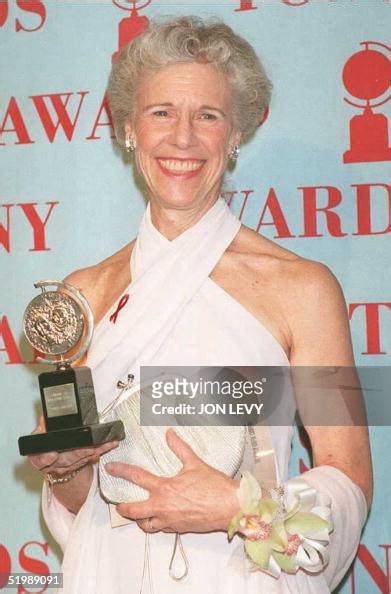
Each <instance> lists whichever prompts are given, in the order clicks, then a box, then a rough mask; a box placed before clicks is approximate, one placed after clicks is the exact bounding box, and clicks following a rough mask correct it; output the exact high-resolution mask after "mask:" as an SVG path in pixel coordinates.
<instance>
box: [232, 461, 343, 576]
mask: <svg viewBox="0 0 391 594" xmlns="http://www.w3.org/2000/svg"><path fill="white" fill-rule="evenodd" d="M237 495H238V500H239V503H240V506H241V510H240V511H239V512H238V513H237V514H236V515H235V516H234V517H233V518H232V520H231V522H230V524H229V526H228V538H229V539H230V540H231V539H232V538H233V536H234V534H235V533H238V534H240V535H241V536H242V537H244V541H245V542H244V547H245V551H246V553H247V556H248V557H249V559H250V560H251V561H252V568H251V569H252V570H255V569H260V570H262V571H265V572H267V573H269V574H270V575H272V576H273V577H275V578H278V577H279V576H280V574H281V571H285V572H287V573H296V571H297V570H298V569H299V568H302V569H304V570H305V571H309V572H311V573H312V572H318V571H321V570H322V569H323V568H324V567H325V565H327V563H328V559H329V555H328V549H327V545H328V543H329V533H330V532H331V531H332V529H333V528H332V522H331V509H330V508H331V500H330V498H329V497H328V496H325V495H322V494H320V493H318V491H317V490H316V489H314V488H313V487H310V486H309V485H308V484H307V483H306V482H305V481H304V480H303V479H291V480H289V481H288V482H286V483H285V484H284V486H281V487H277V488H276V489H273V490H272V491H271V497H270V498H265V499H262V490H261V487H260V486H259V483H258V482H257V480H256V479H255V478H254V477H253V476H252V474H250V473H249V472H247V471H245V472H244V473H243V477H242V479H241V481H240V487H239V489H238V493H237Z"/></svg>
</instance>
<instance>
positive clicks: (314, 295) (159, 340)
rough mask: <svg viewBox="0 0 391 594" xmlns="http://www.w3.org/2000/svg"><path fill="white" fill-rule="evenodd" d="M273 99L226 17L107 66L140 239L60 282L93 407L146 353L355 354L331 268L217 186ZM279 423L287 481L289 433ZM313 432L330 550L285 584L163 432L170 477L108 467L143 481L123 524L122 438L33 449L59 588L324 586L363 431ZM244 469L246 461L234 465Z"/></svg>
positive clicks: (365, 500) (296, 362)
mask: <svg viewBox="0 0 391 594" xmlns="http://www.w3.org/2000/svg"><path fill="white" fill-rule="evenodd" d="M269 98H270V83H269V81H268V79H267V77H266V74H265V72H264V70H263V68H262V66H261V64H260V63H259V60H258V58H257V57H256V55H255V53H254V51H253V49H252V48H251V46H250V45H249V44H248V43H247V42H246V41H244V40H243V39H242V38H240V37H238V36H237V35H235V34H234V33H233V31H232V30H231V29H230V28H229V27H227V26H225V25H223V24H221V23H212V24H204V23H202V22H201V21H200V20H198V19H196V18H193V17H187V18H179V19H174V20H172V21H169V22H167V23H163V24H159V25H154V26H153V27H151V29H150V30H149V31H147V32H146V33H144V34H143V35H142V36H141V37H139V38H137V39H136V40H135V41H133V42H132V43H131V44H130V45H129V46H127V47H126V48H125V49H124V50H123V51H122V54H121V56H120V58H119V59H118V61H117V62H116V63H115V64H114V66H113V71H112V74H111V79H110V85H109V99H110V104H111V109H112V113H113V118H114V122H115V128H116V134H117V139H118V141H119V143H120V144H121V145H122V146H125V147H126V148H127V150H129V151H132V152H134V159H135V165H136V168H137V171H138V172H139V173H141V175H142V176H143V178H144V180H145V183H146V186H147V193H148V198H149V205H148V208H147V212H146V215H145V216H144V219H143V221H142V224H141V227H140V231H139V234H138V237H137V240H136V241H133V242H131V243H130V244H129V245H127V246H125V247H124V248H123V249H122V250H121V251H119V252H118V253H116V254H114V255H113V256H111V257H110V258H108V259H107V260H105V261H103V262H101V263H100V264H98V265H96V266H92V267H91V268H87V269H85V270H80V271H77V272H75V273H73V274H71V275H70V276H69V277H68V278H67V279H66V281H67V282H68V283H70V284H73V285H75V286H77V287H79V288H80V289H81V290H82V291H83V293H84V295H85V296H86V297H87V299H88V300H89V302H90V304H91V307H92V309H93V311H94V315H95V320H96V323H97V324H98V327H97V330H96V333H95V339H94V343H93V344H92V347H91V349H90V352H89V354H88V358H87V363H88V364H89V365H90V366H91V367H92V368H93V370H94V381H95V386H96V392H97V399H98V407H99V408H100V410H102V409H104V408H105V407H106V406H107V405H108V404H110V402H111V401H112V400H113V399H114V397H115V388H114V386H115V384H116V383H117V381H118V380H120V379H123V378H124V377H126V374H127V373H129V372H131V373H134V374H135V375H136V376H137V375H138V373H139V367H140V365H145V364H147V365H148V364H155V365H181V364H182V365H184V364H188V365H189V364H190V365H246V366H248V365H288V364H290V365H293V366H300V365H306V366H310V365H311V366H326V365H328V366H330V365H332V366H351V365H353V355H352V347H351V342H350V336H349V330H348V321H347V316H346V312H345V304H344V300H343V296H342V293H341V290H340V288H339V286H338V283H337V282H336V280H335V279H334V277H333V276H332V274H331V273H330V272H329V271H328V270H327V269H326V268H325V267H324V266H322V265H320V264H318V263H315V262H311V261H308V260H305V259H303V258H300V257H298V256H296V255H295V254H293V253H291V252H289V251H288V250H285V249H283V248H281V247H279V246H277V245H275V244H274V243H273V242H271V241H269V240H267V239H265V238H263V237H261V236H259V235H258V234H257V233H255V232H254V231H252V230H250V229H248V228H246V227H245V226H243V225H240V224H239V222H238V221H237V220H236V219H234V217H233V215H231V214H230V213H229V211H228V209H227V208H226V207H225V205H224V204H223V203H222V201H221V200H220V199H219V196H220V193H221V186H222V180H223V176H224V172H225V170H226V168H227V166H228V164H229V162H230V161H232V160H235V159H236V158H237V157H238V154H239V146H240V144H242V143H244V142H245V141H246V140H247V139H248V138H249V136H250V135H251V134H252V133H253V132H254V131H255V129H256V128H257V127H258V125H259V123H260V122H261V121H262V118H263V117H264V114H265V111H266V109H267V106H268V103H269ZM129 262H131V265H130V266H129ZM189 287H190V288H189ZM124 295H128V297H127V301H128V303H127V304H126V305H125V306H124V307H123V308H122V309H120V308H119V307H118V302H119V301H120V302H121V299H122V303H124V301H123V297H124ZM125 301H126V300H125ZM132 308H133V309H132ZM113 313H117V316H114V318H113ZM110 320H111V321H110ZM315 321H316V323H315ZM335 336H338V340H337V341H336V340H335ZM38 430H39V431H44V427H43V426H42V424H41V425H40V426H39V428H38ZM271 430H272V431H271V434H272V440H273V448H274V450H275V456H276V465H277V474H278V478H279V481H280V482H281V483H282V482H284V481H286V479H287V465H288V460H289V455H290V443H291V437H292V430H291V428H287V427H277V428H271ZM307 431H308V434H309V437H310V440H311V446H312V451H313V460H314V466H315V468H314V469H313V470H311V471H309V472H307V473H305V474H304V475H303V478H304V479H305V480H306V481H307V483H308V485H309V486H313V487H315V488H316V489H318V490H319V491H320V492H324V494H325V495H330V496H331V499H332V512H333V520H334V526H335V528H334V532H333V535H332V538H331V544H330V562H329V564H328V566H327V568H326V570H325V571H324V572H321V573H318V574H317V575H309V574H307V573H305V572H304V571H302V570H299V571H298V572H297V573H296V574H295V575H288V574H282V575H281V576H280V578H279V579H278V580H277V579H275V578H273V577H270V576H268V575H266V574H264V573H261V572H253V573H249V572H248V568H247V565H246V563H245V555H244V552H243V547H242V544H241V542H240V540H239V539H234V540H233V541H232V542H231V543H229V542H228V540H227V538H226V534H224V531H226V530H227V526H228V524H229V521H230V519H231V518H232V516H234V514H235V513H236V512H237V511H238V508H239V504H238V499H237V488H238V480H237V479H235V478H231V477H228V476H226V475H224V474H223V473H221V472H219V471H217V470H215V469H213V468H212V467H210V466H208V465H207V464H205V463H204V462H203V461H202V460H200V459H199V458H198V457H197V456H196V455H195V454H194V452H193V451H192V450H191V448H190V447H189V446H188V445H187V444H186V443H185V442H184V441H183V440H181V439H180V438H179V437H178V436H177V435H176V434H175V433H174V432H172V431H169V432H167V443H168V446H169V447H170V448H171V449H172V450H173V452H174V453H175V454H176V456H177V457H178V458H179V459H180V461H181V462H182V465H183V468H182V470H181V471H180V472H179V473H178V474H177V475H176V476H174V477H172V478H161V477H157V476H155V475H153V474H152V473H150V472H147V471H146V470H144V469H142V468H137V467H134V466H128V465H125V464H121V463H120V462H118V463H115V464H111V465H109V466H108V468H107V470H108V471H109V472H110V473H111V474H112V475H113V476H117V477H120V476H121V477H123V478H125V479H127V480H128V481H131V482H133V483H136V484H138V485H140V486H142V487H144V488H145V489H146V490H148V491H149V493H150V498H149V500H148V501H147V502H144V503H140V504H138V503H130V504H126V503H125V504H121V505H120V506H119V507H118V512H119V513H120V514H121V516H123V517H124V518H127V519H128V520H130V521H128V522H127V523H126V524H125V525H123V526H121V527H117V528H111V526H110V521H109V513H108V506H107V503H106V502H105V501H104V500H103V498H102V496H101V494H100V491H99V487H98V484H97V478H96V468H95V467H94V464H95V462H96V461H97V460H98V459H99V457H100V456H101V454H102V453H104V452H106V451H108V450H110V449H112V448H114V447H116V445H117V444H106V445H104V446H101V447H98V448H96V449H84V450H75V451H72V452H67V453H61V454H58V453H55V452H54V453H51V454H45V455H41V456H33V457H31V462H32V463H33V464H34V465H35V466H36V467H37V468H39V469H40V470H42V471H43V472H44V473H51V475H52V477H53V476H54V482H53V481H52V482H53V485H52V490H53V497H52V499H51V501H50V502H48V501H47V500H46V489H45V493H44V498H43V507H44V515H45V518H46V521H47V523H48V525H49V527H50V529H51V531H52V532H53V535H54V537H55V538H56V539H57V540H58V541H59V542H60V544H61V545H62V546H63V548H64V549H65V556H64V564H63V571H64V579H65V589H64V590H63V591H64V592H66V593H67V594H70V593H76V592H83V594H89V593H92V592H94V593H95V594H99V593H102V594H103V593H105V594H106V593H108V592H116V594H122V593H125V592H139V591H141V590H142V588H143V586H144V585H145V579H147V578H148V580H149V587H152V586H153V585H154V586H155V589H156V591H157V592H164V593H165V594H167V593H169V592H174V591H178V592H179V591H180V592H183V593H185V594H186V593H188V592H191V593H195V592H200V591H203V592H205V593H207V592H224V593H225V594H226V593H227V592H231V591H232V592H234V591H235V592H254V593H255V592H261V591H263V592H268V593H270V592H279V593H280V592H284V593H285V592H291V593H292V592H297V593H299V592H300V594H303V593H304V592H316V593H323V592H329V591H330V590H329V587H330V586H331V587H335V586H336V584H337V583H338V582H339V581H340V580H341V579H342V577H343V575H344V573H345V572H346V570H347V568H348V566H349V564H350V562H351V560H352V558H353V556H354V554H355V550H356V547H357V544H358V539H359V536H360V532H361V528H362V525H363V523H364V520H365V517H366V511H367V505H369V504H370V501H371V464H370V455H369V446H368V436H367V432H366V430H365V428H361V427H339V428H338V427H311V426H309V427H307ZM252 466H253V462H251V460H250V459H249V458H247V460H246V457H245V459H244V460H243V463H242V467H241V470H243V469H246V468H249V469H250V470H251V469H252ZM172 532H174V533H181V534H183V537H182V542H183V546H184V551H185V555H186V559H187V561H186V563H188V572H187V576H186V577H185V579H183V580H181V581H178V582H177V581H175V579H172V578H173V577H174V578H175V575H172V572H170V571H169V569H168V568H169V566H170V558H171V555H172V549H173V543H174V535H173V534H172ZM145 533H147V534H150V537H149V540H148V539H147V540H146V541H145ZM341 535H342V536H343V538H342V536H341ZM145 542H147V544H148V546H147V547H146V548H145V549H144V544H145ZM182 563H184V561H183V559H182ZM171 569H172V567H171ZM148 573H149V576H148V575H147V574H148ZM170 573H171V575H170Z"/></svg>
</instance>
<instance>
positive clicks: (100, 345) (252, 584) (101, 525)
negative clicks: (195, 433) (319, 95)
mask: <svg viewBox="0 0 391 594" xmlns="http://www.w3.org/2000/svg"><path fill="white" fill-rule="evenodd" d="M239 226H240V223H239V222H238V221H237V220H236V218H235V217H234V216H233V215H232V214H231V212H230V211H229V209H228V208H227V207H226V205H225V203H224V202H223V201H221V200H219V201H218V202H217V203H216V204H215V205H214V206H213V207H212V208H211V209H210V210H209V211H208V212H207V213H206V215H205V216H204V217H203V218H202V219H201V220H200V221H199V222H198V223H197V224H196V225H195V226H194V227H192V228H190V229H188V230H187V231H185V232H184V233H182V234H181V235H180V236H179V237H178V238H177V239H175V240H174V241H171V242H170V241H168V240H167V239H166V238H165V237H163V236H162V235H161V234H160V233H159V232H158V231H157V230H156V229H155V228H154V226H153V225H152V222H151V219H150V213H149V209H147V211H146V213H145V216H144V218H143V221H142V223H141V226H140V230H139V235H138V238H137V242H136V245H135V248H134V250H133V254H132V262H131V272H132V283H131V285H130V286H129V288H128V289H127V291H126V292H128V293H129V295H130V298H129V301H128V303H127V305H126V306H125V307H124V308H123V309H122V310H121V311H120V313H119V315H118V318H117V322H116V323H115V324H113V323H111V322H110V321H109V316H110V314H111V313H112V312H109V313H108V314H107V315H106V316H105V318H104V319H103V320H102V322H101V323H100V324H99V326H98V327H97V329H96V332H95V337H94V341H93V344H92V346H91V349H90V352H89V358H88V364H89V365H90V366H91V367H92V369H93V374H94V381H95V389H96V393H97V400H98V408H99V409H100V410H101V409H103V408H104V407H105V406H106V405H107V404H108V403H109V402H110V401H111V400H112V399H113V398H114V397H115V396H116V387H115V386H116V383H117V381H118V380H119V379H124V378H125V377H126V375H127V373H128V372H131V373H134V374H135V375H136V377H137V376H138V375H139V370H140V365H148V364H153V365H227V366H228V365H246V366H249V365H288V364H289V362H288V360H287V357H286V354H285V353H284V351H283V349H282V347H281V346H280V345H279V343H278V342H277V341H276V339H275V338H274V337H273V336H272V335H271V334H270V332H269V331H268V330H266V329H265V328H264V326H263V325H262V324H261V323H260V322H259V321H257V320H256V319H255V318H254V316H252V315H251V314H250V313H249V312H247V311H246V310H245V309H244V308H243V307H242V306H241V305H240V304H239V303H238V302H236V301H235V300H234V299H233V298H232V297H231V296H230V295H228V294H227V293H226V292H225V291H224V290H222V289H221V288H220V287H219V286H218V285H217V284H215V283H214V282H213V281H212V280H211V279H210V278H209V274H210V272H211V271H212V269H213V268H214V266H215V265H216V264H217V262H218V261H219V259H220V258H221V256H222V254H223V253H224V251H225V250H226V248H227V247H228V246H229V244H230V243H231V241H232V240H233V238H234V237H235V235H236V233H237V232H238V230H239ZM113 309H115V306H113ZM271 435H272V440H273V446H274V449H275V453H276V463H277V474H278V479H279V481H281V482H283V481H284V480H286V479H287V469H288V461H289V456H290V446H291V437H292V428H291V427H271ZM253 466H254V461H253V459H252V451H251V447H250V445H249V444H247V447H246V452H245V455H244V459H243V463H242V469H248V470H250V471H251V470H252V468H253ZM327 469H328V470H327ZM308 476H309V479H310V480H309V481H308V482H309V483H310V484H311V485H312V486H314V487H316V488H319V489H322V488H323V487H324V488H325V491H326V492H327V494H328V495H329V496H330V497H331V499H332V506H333V515H334V514H335V515H334V524H335V525H337V526H338V524H339V522H340V523H341V528H342V529H343V531H342V535H343V536H341V533H340V531H339V529H335V531H334V537H333V538H334V542H332V547H335V551H336V555H333V550H331V556H332V561H331V571H330V574H331V575H330V576H328V579H329V582H331V581H332V582H333V583H334V582H335V581H336V579H339V578H340V576H341V575H343V573H344V572H345V570H346V569H347V566H348V563H349V562H350V559H351V557H352V555H353V554H354V550H355V547H356V545H357V541H358V537H359V534H360V531H361V526H362V523H363V521H364V519H365V514H366V508H365V501H363V496H362V493H361V491H360V490H359V489H358V488H357V487H356V486H355V485H354V484H353V483H352V482H351V481H350V479H348V478H347V477H346V476H345V475H343V474H342V473H340V472H339V471H337V470H335V469H333V468H330V467H323V468H317V469H315V470H312V471H310V473H308ZM303 477H304V478H305V477H306V475H303ZM303 477H302V478H303ZM333 477H335V479H336V480H335V482H334V479H333ZM330 479H332V480H330ZM218 504H219V502H218V499H216V505H218ZM43 512H44V516H45V520H46V522H47V524H48V526H49V528H50V530H51V531H52V533H53V535H54V537H55V538H56V539H57V540H58V542H59V543H60V544H61V546H62V548H63V549H65V554H64V562H63V571H64V589H63V590H61V592H62V594H79V593H81V592H82V593H83V594H109V593H111V592H113V593H114V592H115V594H130V593H138V592H140V588H141V576H142V572H143V567H144V566H145V558H144V544H145V534H144V533H143V532H142V531H141V530H140V529H139V528H138V526H137V524H135V523H130V524H128V525H125V526H122V527H117V528H114V529H113V528H111V526H110V521H109V513H108V506H107V504H106V503H105V502H104V501H103V499H102V497H101V495H100V492H99V488H98V484H97V477H96V476H95V478H94V481H93V484H92V486H91V489H90V492H89V495H88V498H87V500H86V502H85V504H84V506H83V507H82V509H81V510H80V512H79V513H78V514H77V516H76V517H74V516H73V515H72V514H70V513H69V512H68V511H67V510H66V509H65V508H64V507H63V506H62V505H61V504H60V503H59V502H58V501H57V500H56V499H55V498H53V499H52V502H51V504H50V506H49V505H48V503H47V500H46V492H45V489H44V493H43ZM182 540H183V545H184V549H185V553H186V555H187V558H188V561H189V574H188V576H187V577H186V578H185V579H184V580H183V581H181V582H175V581H173V580H172V579H171V578H170V577H169V573H168V567H169V563H170V558H171V554H172V548H173V543H174V536H173V535H172V534H165V533H156V534H153V535H151V536H150V570H151V579H152V582H153V587H154V591H155V594H171V593H174V592H180V593H181V594H196V593H197V594H199V593H200V592H202V594H212V593H213V594H215V593H216V592H221V593H224V594H233V593H235V594H239V593H240V594H242V593H243V594H245V593H248V594H260V593H261V592H267V593H268V594H293V593H295V594H323V593H327V592H329V588H328V586H327V584H326V579H325V577H324V575H323V574H319V575H311V576H309V575H307V574H305V573H304V572H302V571H299V572H298V573H297V574H296V575H293V576H288V575H286V574H284V575H282V576H281V578H280V579H279V580H276V579H274V578H272V577H270V576H267V575H265V574H263V573H260V572H253V573H249V572H248V567H247V564H246V559H245V556H244V552H243V545H242V541H241V540H240V539H239V538H234V540H233V541H232V542H231V543H228V541H227V536H226V534H225V533H210V534H192V533H191V534H185V535H183V537H182ZM342 543H343V544H342ZM148 586H151V584H145V588H144V590H143V591H144V592H148Z"/></svg>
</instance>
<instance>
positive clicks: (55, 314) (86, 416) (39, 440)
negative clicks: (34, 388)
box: [18, 281, 125, 456]
mask: <svg viewBox="0 0 391 594" xmlns="http://www.w3.org/2000/svg"><path fill="white" fill-rule="evenodd" d="M34 286H35V287H36V288H40V289H41V290H42V293H41V294H40V295H38V296H37V297H35V298H34V299H33V300H32V301H30V303H29V304H28V306H27V308H26V311H25V313H24V317H23V330H24V334H25V336H26V338H27V340H28V341H29V343H30V344H31V345H32V346H33V347H34V349H35V350H36V351H38V352H39V353H40V355H41V356H40V357H39V360H40V361H43V362H45V363H50V364H53V365H55V370H53V371H49V372H45V373H41V374H40V375H39V376H38V378H39V387H40V392H41V401H42V409H43V415H44V419H45V424H46V431H47V432H46V433H35V434H32V435H24V436H23V437H20V438H19V440H18V443H19V452H20V454H22V455H23V456H25V455H27V454H38V453H43V452H51V451H63V450H71V449H75V448H82V447H89V446H96V445H99V444H102V443H105V442H108V441H113V440H121V439H124V437H125V433H124V427H123V424H122V421H113V422H110V423H100V422H99V414H98V410H97V406H96V400H95V393H94V385H93V382H92V375H91V369H90V368H89V367H86V366H84V367H75V368H73V367H72V366H71V363H73V362H74V361H77V360H78V359H80V358H81V357H82V356H83V355H84V353H85V352H86V351H87V349H88V347H89V345H90V342H91V338H92V333H93V316H92V311H91V309H90V306H89V304H88V301H87V300H86V298H85V297H84V296H83V295H82V293H81V292H80V291H78V290H77V289H75V287H72V286H71V285H68V284H66V283H62V282H59V281H42V282H39V283H36V284H35V285H34ZM50 286H54V287H57V289H61V291H58V290H56V291H53V290H51V291H48V290H46V289H47V287H50ZM64 291H66V292H64Z"/></svg>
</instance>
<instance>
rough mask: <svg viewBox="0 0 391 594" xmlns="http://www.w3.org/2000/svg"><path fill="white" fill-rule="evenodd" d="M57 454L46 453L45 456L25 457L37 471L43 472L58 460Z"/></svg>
mask: <svg viewBox="0 0 391 594" xmlns="http://www.w3.org/2000/svg"><path fill="white" fill-rule="evenodd" d="M58 457H59V453H58V452H48V453H46V454H34V455H32V456H27V458H28V461H29V462H30V464H31V465H32V466H34V468H36V469H37V470H44V469H46V468H48V467H49V466H51V465H52V464H54V463H55V462H56V460H58Z"/></svg>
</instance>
